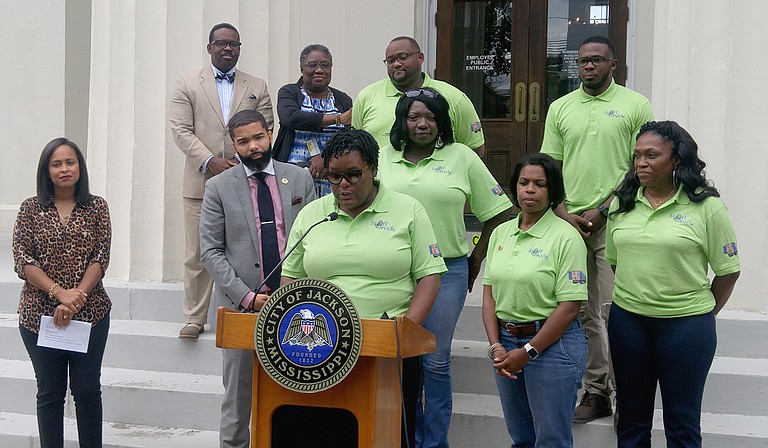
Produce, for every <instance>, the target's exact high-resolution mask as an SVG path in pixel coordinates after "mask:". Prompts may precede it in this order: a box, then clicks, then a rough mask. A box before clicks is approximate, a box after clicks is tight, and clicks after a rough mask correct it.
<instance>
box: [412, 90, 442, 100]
mask: <svg viewBox="0 0 768 448" xmlns="http://www.w3.org/2000/svg"><path fill="white" fill-rule="evenodd" d="M419 95H424V96H426V97H427V98H432V99H435V98H437V96H438V95H437V92H435V91H434V90H429V89H411V90H408V91H406V92H405V96H406V97H407V98H416V97H417V96H419Z"/></svg>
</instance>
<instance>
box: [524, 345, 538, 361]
mask: <svg viewBox="0 0 768 448" xmlns="http://www.w3.org/2000/svg"><path fill="white" fill-rule="evenodd" d="M523 350H525V352H526V353H528V357H529V358H531V359H536V357H537V356H539V351H538V350H536V348H535V347H534V346H532V345H531V344H525V345H524V346H523Z"/></svg>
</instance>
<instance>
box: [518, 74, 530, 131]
mask: <svg viewBox="0 0 768 448" xmlns="http://www.w3.org/2000/svg"><path fill="white" fill-rule="evenodd" d="M527 97H528V96H527V95H526V93H525V83H524V82H518V83H517V84H515V121H517V122H518V123H521V122H523V121H525V109H526V100H527V99H528V98H527Z"/></svg>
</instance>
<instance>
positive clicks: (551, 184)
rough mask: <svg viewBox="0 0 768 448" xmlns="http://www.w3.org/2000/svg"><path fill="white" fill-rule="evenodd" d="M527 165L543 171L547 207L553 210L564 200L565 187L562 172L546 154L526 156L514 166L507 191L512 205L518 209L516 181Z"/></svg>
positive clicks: (537, 153) (536, 153) (535, 153)
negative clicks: (547, 201) (545, 181)
mask: <svg viewBox="0 0 768 448" xmlns="http://www.w3.org/2000/svg"><path fill="white" fill-rule="evenodd" d="M528 165H537V166H540V167H542V168H543V169H544V175H545V176H546V177H547V194H548V196H549V207H550V208H551V209H552V210H554V209H555V208H557V206H558V205H560V203H561V202H563V201H564V200H565V185H564V184H563V172H562V171H561V170H560V166H558V164H557V162H555V159H553V158H552V157H551V156H548V155H547V154H542V153H539V152H534V153H531V154H526V155H525V156H523V158H522V159H520V161H519V162H517V165H515V171H514V173H512V178H511V179H510V182H509V189H510V191H511V193H512V203H513V204H515V207H517V208H520V202H519V201H518V200H517V181H518V179H520V172H521V171H523V168H525V167H526V166H528Z"/></svg>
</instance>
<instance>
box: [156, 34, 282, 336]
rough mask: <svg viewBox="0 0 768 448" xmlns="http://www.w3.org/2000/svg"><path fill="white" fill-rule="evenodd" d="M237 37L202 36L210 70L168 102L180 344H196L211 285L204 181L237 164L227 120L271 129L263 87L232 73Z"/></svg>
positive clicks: (186, 78)
mask: <svg viewBox="0 0 768 448" xmlns="http://www.w3.org/2000/svg"><path fill="white" fill-rule="evenodd" d="M240 47H241V45H240V34H239V33H238V32H237V29H235V27H234V26H232V25H230V24H228V23H220V24H218V25H215V26H214V27H213V28H212V29H211V32H210V34H209V35H208V46H207V49H208V53H209V54H210V55H211V65H208V66H205V67H203V68H202V69H197V70H195V71H193V72H190V73H187V74H184V75H182V76H180V77H179V80H178V82H177V84H176V90H175V91H174V93H173V96H172V97H171V105H170V127H171V132H172V134H173V140H174V141H175V142H176V146H178V147H179V149H180V150H181V152H183V153H184V156H185V157H186V162H185V164H184V181H183V186H182V191H181V193H182V196H183V198H184V240H185V243H184V315H185V318H186V325H185V326H184V328H182V329H181V331H180V332H179V337H180V338H190V339H196V338H197V337H198V334H199V333H202V332H203V326H204V325H205V323H206V322H207V319H208V305H209V303H210V301H211V286H212V283H213V282H212V280H211V277H210V275H208V273H207V272H206V271H205V269H204V268H203V266H202V264H201V263H200V239H199V233H200V232H199V231H200V229H199V227H200V205H201V203H202V199H203V189H204V185H205V181H206V180H207V179H209V178H211V177H212V176H215V175H217V174H220V173H222V172H224V171H225V170H227V169H229V168H231V167H233V166H234V165H236V164H237V163H238V161H237V159H236V158H235V157H234V153H233V150H232V140H231V138H230V137H229V135H228V133H227V128H226V124H227V122H228V121H229V117H230V116H232V115H234V114H235V113H236V112H237V111H240V110H246V109H250V110H257V111H259V112H261V114H262V115H264V118H265V119H266V120H267V127H268V128H269V129H272V101H271V100H270V97H269V92H268V91H267V84H266V83H265V82H264V81H263V80H262V79H259V78H256V77H255V76H251V75H249V74H247V73H244V72H241V71H240V70H237V69H236V68H235V65H236V64H237V60H238V59H239V57H240Z"/></svg>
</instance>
